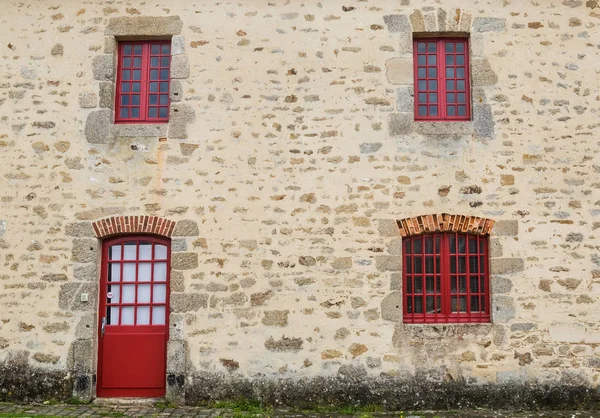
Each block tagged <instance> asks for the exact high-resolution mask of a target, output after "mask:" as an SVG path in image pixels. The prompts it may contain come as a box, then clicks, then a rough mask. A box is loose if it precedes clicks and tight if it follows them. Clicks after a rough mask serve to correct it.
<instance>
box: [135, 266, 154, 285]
mask: <svg viewBox="0 0 600 418" xmlns="http://www.w3.org/2000/svg"><path fill="white" fill-rule="evenodd" d="M151 279H152V263H139V264H138V281H140V282H149V281H150V280H151Z"/></svg>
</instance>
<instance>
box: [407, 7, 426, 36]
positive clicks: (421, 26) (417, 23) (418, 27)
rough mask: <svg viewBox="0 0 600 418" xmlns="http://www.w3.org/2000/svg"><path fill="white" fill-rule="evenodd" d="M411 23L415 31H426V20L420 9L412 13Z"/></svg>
mask: <svg viewBox="0 0 600 418" xmlns="http://www.w3.org/2000/svg"><path fill="white" fill-rule="evenodd" d="M410 24H411V26H412V31H413V32H425V21H424V20H423V13H422V12H421V11H420V10H418V9H417V10H415V11H414V12H413V13H412V14H411V15H410Z"/></svg>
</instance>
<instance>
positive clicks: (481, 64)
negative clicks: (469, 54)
mask: <svg viewBox="0 0 600 418" xmlns="http://www.w3.org/2000/svg"><path fill="white" fill-rule="evenodd" d="M471 79H472V81H473V87H479V86H493V85H494V84H496V83H498V76H497V75H496V73H495V72H494V70H493V69H492V66H491V64H490V61H489V60H487V59H485V58H484V59H481V58H477V59H474V60H471Z"/></svg>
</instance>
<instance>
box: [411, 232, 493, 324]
mask: <svg viewBox="0 0 600 418" xmlns="http://www.w3.org/2000/svg"><path fill="white" fill-rule="evenodd" d="M437 240H439V243H440V245H439V246H438V245H436V241H437ZM452 240H454V243H455V244H454V245H451V242H452ZM462 240H464V247H459V242H460V241H462ZM470 240H471V242H470ZM428 242H431V243H432V246H430V248H427V246H428V245H427V243H428ZM453 247H454V248H453ZM402 257H403V269H402V283H403V305H404V306H403V313H404V316H403V318H404V322H405V323H464V322H471V323H474V322H490V320H491V315H490V303H489V301H490V286H489V262H488V258H489V257H488V240H487V237H481V236H477V235H470V234H464V233H454V232H443V233H435V234H424V235H417V236H412V237H408V238H403V245H402ZM436 257H439V258H440V263H439V264H440V266H439V267H440V268H439V273H438V272H437V271H438V270H437V266H438V263H437V258H436ZM470 257H474V258H473V260H471V258H470ZM462 260H464V269H461V261H462ZM471 261H473V262H474V263H473V266H471ZM428 262H429V265H430V267H429V268H428V267H427V266H428ZM482 262H483V265H482ZM452 265H455V266H456V268H455V271H452ZM471 268H473V270H472V269H471ZM438 278H439V282H440V283H439V285H440V286H439V287H438ZM463 278H464V282H463V281H462V280H461V279H463ZM428 280H429V283H431V280H433V286H431V285H430V286H429V290H428V286H427V283H428ZM461 282H462V283H463V284H464V286H462V287H461ZM419 283H420V285H419ZM438 296H439V298H440V301H439V302H440V305H438V299H437V298H438ZM428 298H430V300H431V298H433V300H432V302H433V304H431V303H430V304H429V306H428V305H427V300H428ZM453 298H455V299H454V300H455V301H456V302H455V303H454V304H453ZM461 299H462V300H464V303H463V304H461ZM484 304H485V306H484ZM482 308H483V309H482Z"/></svg>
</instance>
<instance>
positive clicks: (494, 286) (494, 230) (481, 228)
mask: <svg viewBox="0 0 600 418" xmlns="http://www.w3.org/2000/svg"><path fill="white" fill-rule="evenodd" d="M379 231H380V233H381V235H383V236H385V237H389V238H393V239H394V240H398V241H399V242H400V241H401V239H398V235H400V236H401V237H408V236H414V235H420V234H425V233H433V232H452V231H455V232H466V233H471V234H476V235H484V236H489V237H490V240H489V250H488V254H489V271H490V277H489V280H490V287H491V289H490V290H491V292H490V293H491V306H490V314H491V317H492V318H491V322H490V323H476V324H472V323H465V324H453V323H447V324H446V323H445V324H443V327H440V324H434V323H432V324H423V323H418V324H405V323H404V322H403V296H402V267H401V265H402V263H401V262H400V263H399V264H398V265H397V266H396V267H395V268H394V270H395V272H393V273H392V274H391V285H390V290H391V293H389V294H388V295H387V296H386V297H385V298H384V299H383V300H382V302H381V314H382V318H383V319H385V320H388V321H392V322H395V323H396V327H397V330H399V331H397V332H400V333H404V332H410V331H409V329H410V328H414V327H424V328H427V329H434V330H440V332H442V331H444V330H447V329H449V328H464V327H469V326H471V327H476V328H479V329H486V328H491V327H499V326H505V324H506V323H508V322H510V321H511V320H512V319H513V318H514V316H515V305H516V304H515V300H514V298H513V296H512V295H510V290H511V289H512V282H511V275H514V274H515V273H518V272H521V271H523V270H524V269H525V262H524V260H523V259H522V258H503V251H502V242H503V240H506V239H508V238H510V239H514V238H515V237H516V236H517V235H518V221H516V220H500V221H495V220H492V219H488V218H482V217H477V216H472V215H458V214H449V213H439V214H431V215H418V216H413V217H409V218H404V219H399V220H380V225H379ZM393 248H395V250H394V252H391V254H392V256H389V257H390V258H396V257H397V258H399V259H400V261H401V260H402V250H401V248H402V246H401V245H393Z"/></svg>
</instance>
